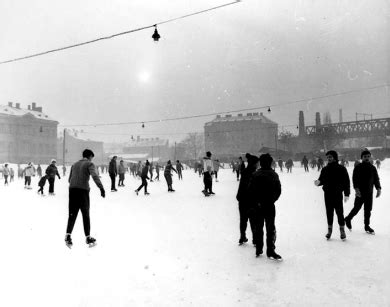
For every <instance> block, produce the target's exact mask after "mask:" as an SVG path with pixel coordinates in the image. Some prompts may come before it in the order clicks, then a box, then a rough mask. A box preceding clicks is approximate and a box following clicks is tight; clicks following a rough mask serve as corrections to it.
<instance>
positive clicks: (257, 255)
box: [256, 248, 263, 258]
mask: <svg viewBox="0 0 390 307" xmlns="http://www.w3.org/2000/svg"><path fill="white" fill-rule="evenodd" d="M261 255H263V249H260V248H259V249H258V248H256V257H257V258H258V257H260V256H261Z"/></svg>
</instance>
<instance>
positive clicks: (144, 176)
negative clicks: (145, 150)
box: [135, 160, 150, 195]
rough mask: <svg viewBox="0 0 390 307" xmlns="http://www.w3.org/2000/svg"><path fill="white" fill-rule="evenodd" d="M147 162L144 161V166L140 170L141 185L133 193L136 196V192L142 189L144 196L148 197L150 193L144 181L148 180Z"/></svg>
mask: <svg viewBox="0 0 390 307" xmlns="http://www.w3.org/2000/svg"><path fill="white" fill-rule="evenodd" d="M149 165H150V163H149V161H148V160H146V163H145V166H144V167H143V168H142V171H141V175H140V177H141V180H142V183H141V185H140V186H139V187H138V189H136V190H135V193H136V194H137V195H138V192H139V191H140V190H141V189H142V188H144V189H145V191H144V192H145V195H149V194H150V193H149V192H148V182H147V181H146V179H149V177H148V172H149Z"/></svg>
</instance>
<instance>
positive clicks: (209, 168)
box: [202, 151, 215, 196]
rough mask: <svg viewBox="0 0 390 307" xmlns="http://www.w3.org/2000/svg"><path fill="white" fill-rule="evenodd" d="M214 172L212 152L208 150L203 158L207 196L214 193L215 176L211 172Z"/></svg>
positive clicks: (204, 191) (205, 193) (205, 192)
mask: <svg viewBox="0 0 390 307" xmlns="http://www.w3.org/2000/svg"><path fill="white" fill-rule="evenodd" d="M213 172H214V166H213V161H211V152H210V151H208V152H206V157H204V158H203V183H204V190H203V191H202V192H203V194H204V195H205V196H210V195H214V194H215V193H214V192H213V178H212V177H211V174H212V173H213Z"/></svg>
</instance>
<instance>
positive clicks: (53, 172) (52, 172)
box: [45, 159, 61, 195]
mask: <svg viewBox="0 0 390 307" xmlns="http://www.w3.org/2000/svg"><path fill="white" fill-rule="evenodd" d="M56 163H57V161H56V160H55V159H52V160H51V164H50V165H49V166H48V167H47V168H46V172H45V173H46V175H48V177H49V178H48V179H47V180H48V181H49V195H55V194H54V182H55V179H56V176H57V177H58V179H61V177H60V174H59V173H58V169H57V166H56Z"/></svg>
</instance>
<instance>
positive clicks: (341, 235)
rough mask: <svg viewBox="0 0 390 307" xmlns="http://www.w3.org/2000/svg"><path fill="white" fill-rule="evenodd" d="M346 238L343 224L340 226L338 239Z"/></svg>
mask: <svg viewBox="0 0 390 307" xmlns="http://www.w3.org/2000/svg"><path fill="white" fill-rule="evenodd" d="M346 238H347V235H346V234H345V230H344V226H340V239H341V240H343V241H344V240H345V239H346Z"/></svg>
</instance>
